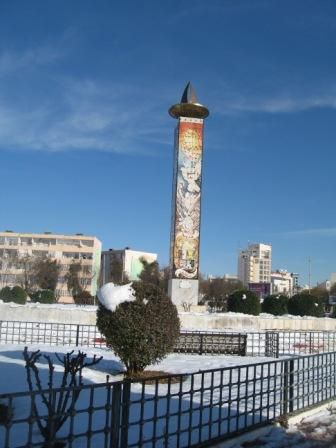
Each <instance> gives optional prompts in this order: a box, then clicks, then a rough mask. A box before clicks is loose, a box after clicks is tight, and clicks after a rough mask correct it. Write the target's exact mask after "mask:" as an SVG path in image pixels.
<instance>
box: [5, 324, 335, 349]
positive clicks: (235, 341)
mask: <svg viewBox="0 0 336 448" xmlns="http://www.w3.org/2000/svg"><path fill="white" fill-rule="evenodd" d="M0 344H25V345H30V344H46V345H65V346H67V345H68V346H83V347H98V348H99V347H106V342H105V339H104V336H103V335H102V334H101V333H100V332H99V330H98V328H97V327H96V326H95V325H77V324H61V323H51V322H24V321H0ZM175 351H176V352H179V353H195V354H233V355H241V356H243V355H249V356H266V357H273V358H278V357H279V356H287V355H305V354H313V353H324V352H332V351H336V332H335V331H260V332H252V331H251V332H244V333H238V332H232V331H231V332H227V331H186V330H184V331H181V334H180V338H179V340H178V342H177V344H176V347H175Z"/></svg>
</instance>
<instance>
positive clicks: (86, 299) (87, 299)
mask: <svg viewBox="0 0 336 448" xmlns="http://www.w3.org/2000/svg"><path fill="white" fill-rule="evenodd" d="M74 301H75V304H76V305H94V297H93V296H92V295H91V294H90V293H89V292H88V291H81V292H80V293H79V294H78V295H76V296H75V297H74Z"/></svg>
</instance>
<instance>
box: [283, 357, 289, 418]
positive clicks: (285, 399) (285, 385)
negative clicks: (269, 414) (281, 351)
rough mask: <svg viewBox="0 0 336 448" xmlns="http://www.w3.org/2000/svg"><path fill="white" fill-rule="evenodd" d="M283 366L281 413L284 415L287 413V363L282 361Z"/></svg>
mask: <svg viewBox="0 0 336 448" xmlns="http://www.w3.org/2000/svg"><path fill="white" fill-rule="evenodd" d="M283 366H284V372H283V390H282V413H283V415H286V414H287V413H288V361H284V363H283Z"/></svg>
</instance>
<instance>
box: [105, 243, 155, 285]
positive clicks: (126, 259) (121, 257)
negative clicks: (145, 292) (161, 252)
mask: <svg viewBox="0 0 336 448" xmlns="http://www.w3.org/2000/svg"><path fill="white" fill-rule="evenodd" d="M142 258H144V259H145V260H146V261H147V262H148V263H152V262H153V261H156V260H157V254H154V253H151V252H143V251H139V250H132V249H131V248H130V247H125V249H109V250H106V251H103V252H102V259H101V279H100V282H101V284H102V285H103V284H105V283H108V282H110V281H112V280H111V272H112V263H113V261H115V260H117V261H119V262H120V263H121V264H122V273H123V274H122V275H124V276H125V278H126V277H127V278H128V279H129V280H138V279H139V275H140V273H141V271H142V269H143V264H142V263H141V259H142Z"/></svg>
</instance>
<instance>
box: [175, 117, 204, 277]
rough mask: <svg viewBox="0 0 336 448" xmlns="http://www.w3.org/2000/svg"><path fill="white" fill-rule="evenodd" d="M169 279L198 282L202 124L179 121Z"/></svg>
mask: <svg viewBox="0 0 336 448" xmlns="http://www.w3.org/2000/svg"><path fill="white" fill-rule="evenodd" d="M175 145H176V154H175V157H176V160H175V173H174V183H175V185H174V196H175V201H174V205H175V210H174V213H173V217H174V222H173V226H172V230H173V231H172V235H171V257H172V263H171V265H172V268H173V272H172V274H173V275H172V277H173V278H185V279H197V278H198V267H199V236H200V213H201V175H202V150H203V120H201V119H196V118H185V117H181V118H180V119H179V122H178V134H177V138H176V143H175Z"/></svg>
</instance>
